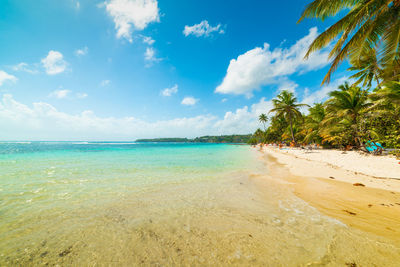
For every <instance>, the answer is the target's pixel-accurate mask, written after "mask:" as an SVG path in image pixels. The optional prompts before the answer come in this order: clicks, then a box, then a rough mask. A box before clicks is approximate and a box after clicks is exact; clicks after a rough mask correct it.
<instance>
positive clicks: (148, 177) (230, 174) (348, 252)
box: [0, 142, 400, 266]
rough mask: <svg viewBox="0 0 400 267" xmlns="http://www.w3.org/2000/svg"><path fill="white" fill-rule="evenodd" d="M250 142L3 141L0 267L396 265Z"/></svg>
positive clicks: (394, 255)
mask: <svg viewBox="0 0 400 267" xmlns="http://www.w3.org/2000/svg"><path fill="white" fill-rule="evenodd" d="M258 157H259V155H258V154H257V152H256V151H254V150H252V149H250V148H249V147H248V146H233V145H215V144H135V143H84V142H82V143H79V142H76V143H70V142H59V143H56V142H47V143H40V142H32V143H29V142H28V143H1V144H0V216H1V221H0V236H1V239H0V265H1V266H3V265H45V264H49V265H56V264H60V265H84V266H87V265H90V266H92V265H96V264H97V265H100V266H102V265H107V266H108V265H115V266H121V265H125V266H126V265H155V266H157V265H178V266H179V265H191V266H193V265H208V266H221V265H228V264H233V265H255V266H257V265H258V266H305V265H309V266H314V265H315V266H319V265H332V266H336V265H342V266H343V265H346V264H347V265H351V264H353V263H355V264H357V265H358V266H370V265H374V264H375V265H378V266H396V265H397V266H398V263H400V250H399V248H397V247H395V246H394V245H392V244H391V243H390V242H389V241H387V240H385V239H383V238H380V237H376V236H372V235H370V234H367V233H363V232H361V231H359V230H354V229H352V228H349V227H347V226H346V225H344V224H342V223H341V222H339V221H337V220H334V219H331V218H329V217H327V216H324V215H321V214H320V213H319V212H318V211H317V210H316V209H314V208H312V207H311V206H310V205H308V204H307V203H305V202H304V201H302V200H300V199H298V198H297V197H295V196H294V195H293V193H292V192H291V190H290V188H289V187H288V186H287V185H286V184H285V183H284V182H283V181H282V180H280V179H278V178H277V177H271V176H269V175H268V172H267V169H266V166H265V163H264V162H263V161H261V160H260V159H259V158H258Z"/></svg>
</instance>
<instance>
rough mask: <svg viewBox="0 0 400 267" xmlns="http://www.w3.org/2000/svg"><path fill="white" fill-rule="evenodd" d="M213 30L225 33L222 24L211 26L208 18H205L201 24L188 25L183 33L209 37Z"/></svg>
mask: <svg viewBox="0 0 400 267" xmlns="http://www.w3.org/2000/svg"><path fill="white" fill-rule="evenodd" d="M213 32H217V33H219V34H224V33H225V31H224V30H223V29H222V25H221V24H218V25H216V26H214V27H213V26H211V25H210V24H209V23H208V21H207V20H203V21H202V22H200V23H199V24H195V25H193V26H188V25H186V26H185V28H184V30H183V34H184V35H185V36H189V35H191V34H192V35H194V36H196V37H202V36H203V37H208V36H210V34H212V33H213Z"/></svg>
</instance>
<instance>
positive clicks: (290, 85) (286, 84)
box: [278, 80, 299, 94]
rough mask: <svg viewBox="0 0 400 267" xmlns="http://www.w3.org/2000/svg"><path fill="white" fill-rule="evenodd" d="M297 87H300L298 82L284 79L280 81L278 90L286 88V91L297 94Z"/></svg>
mask: <svg viewBox="0 0 400 267" xmlns="http://www.w3.org/2000/svg"><path fill="white" fill-rule="evenodd" d="M297 87H299V85H298V84H297V83H295V82H293V81H290V80H283V81H281V82H279V88H278V90H279V91H283V90H286V91H289V92H292V93H295V94H296V88H297Z"/></svg>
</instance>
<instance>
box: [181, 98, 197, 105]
mask: <svg viewBox="0 0 400 267" xmlns="http://www.w3.org/2000/svg"><path fill="white" fill-rule="evenodd" d="M198 101H199V100H198V99H196V98H194V97H192V96H187V97H185V98H183V99H182V102H181V104H182V105H185V106H194V105H196V103H197V102H198Z"/></svg>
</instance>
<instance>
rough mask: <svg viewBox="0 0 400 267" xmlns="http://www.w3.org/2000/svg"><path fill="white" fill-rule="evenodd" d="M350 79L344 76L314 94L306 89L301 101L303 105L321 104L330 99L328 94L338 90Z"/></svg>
mask: <svg viewBox="0 0 400 267" xmlns="http://www.w3.org/2000/svg"><path fill="white" fill-rule="evenodd" d="M348 80H349V79H348V77H346V76H344V77H342V78H339V79H337V80H334V81H332V82H331V83H329V84H327V85H324V86H322V87H321V88H320V89H319V90H316V91H314V92H311V93H310V92H309V89H308V88H306V89H305V90H304V97H303V99H302V100H301V103H304V104H308V105H310V106H311V105H313V104H314V103H321V102H323V101H325V100H326V99H327V98H328V94H329V93H330V92H332V91H334V90H336V89H337V88H338V87H339V85H341V84H343V83H344V82H345V81H348Z"/></svg>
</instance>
